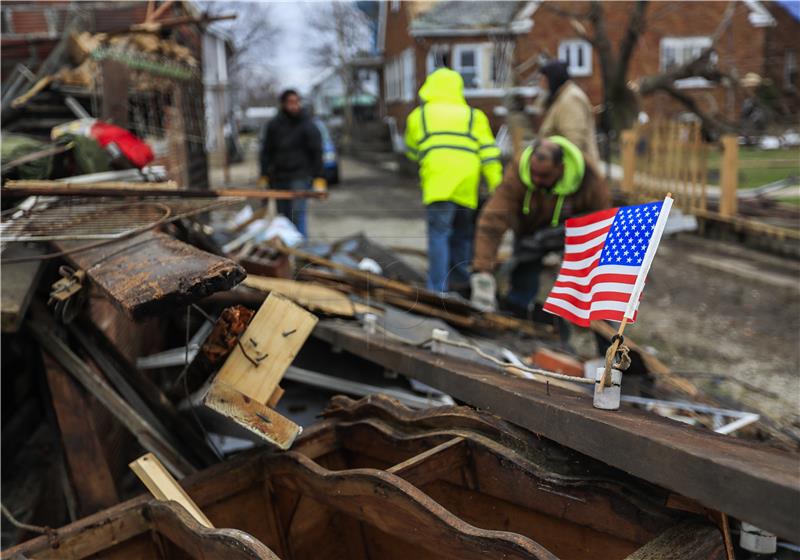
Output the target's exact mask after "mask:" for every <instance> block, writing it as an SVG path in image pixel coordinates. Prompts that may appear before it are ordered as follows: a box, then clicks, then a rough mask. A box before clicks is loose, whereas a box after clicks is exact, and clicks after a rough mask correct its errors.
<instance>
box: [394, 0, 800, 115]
mask: <svg viewBox="0 0 800 560" xmlns="http://www.w3.org/2000/svg"><path fill="white" fill-rule="evenodd" d="M787 4H788V3H779V2H761V1H758V0H744V1H742V2H739V3H737V5H736V6H735V10H734V12H733V16H732V19H731V21H730V25H729V26H728V27H727V29H726V30H725V31H724V33H722V35H721V36H720V38H719V40H718V41H717V47H716V50H715V54H714V56H715V58H716V63H717V65H718V67H719V68H720V69H722V70H723V71H725V72H727V73H729V74H730V75H732V76H734V77H736V78H738V79H740V80H741V79H743V78H744V77H745V76H748V77H750V78H753V77H756V78H757V83H758V84H760V85H763V86H765V87H767V88H768V89H769V91H770V93H769V95H771V96H773V98H774V99H775V100H776V102H777V104H778V106H779V107H780V109H781V111H782V112H783V113H784V114H786V113H789V114H794V115H796V114H798V112H800V99H799V98H798V87H799V86H800V84H798V69H797V68H798V61H797V58H798V52H797V51H798V47H797V45H798V43H797V37H798V36H800V20H799V19H798V16H797V14H796V13H795V14H793V13H792V12H793V10H791V6H788V5H787ZM727 5H728V3H727V2H709V1H699V2H656V3H651V4H650V5H649V7H648V11H647V24H646V27H645V31H644V33H643V34H642V35H641V37H640V38H639V42H638V45H637V47H636V50H635V51H634V54H633V56H632V58H631V63H630V66H629V72H628V77H629V79H630V80H632V81H635V80H637V79H639V78H641V77H644V76H648V75H653V74H658V73H660V72H663V71H666V70H668V69H669V68H671V67H673V66H675V65H680V64H682V63H684V62H686V61H689V60H692V59H694V58H695V57H696V56H697V55H698V54H699V53H700V52H701V51H702V50H703V49H704V48H706V47H707V46H709V45H710V44H711V41H712V39H711V37H712V35H713V34H714V32H715V30H716V29H717V27H718V26H719V24H720V22H721V21H722V20H723V16H724V12H725V10H726V7H727ZM601 6H602V9H603V12H604V17H605V23H606V29H607V32H608V38H609V41H610V43H611V45H612V47H613V48H614V49H615V50H616V48H617V46H618V45H619V44H620V43H621V41H622V38H623V35H624V34H625V33H626V31H627V28H628V21H629V19H630V14H631V11H632V8H633V7H634V2H633V1H631V0H623V1H620V2H603V3H601ZM588 8H589V3H588V2H560V1H547V2H540V1H522V2H485V1H475V2H470V1H458V0H454V1H439V2H431V1H421V2H405V1H396V0H395V1H391V2H385V3H381V14H380V20H379V24H380V25H379V33H378V42H379V48H380V49H381V51H382V53H383V57H384V66H383V80H382V90H381V95H382V99H383V102H384V107H385V116H387V117H389V118H390V119H392V120H394V121H395V122H397V123H398V124H399V125H400V126H402V123H404V122H405V118H406V116H407V115H408V113H409V112H410V111H411V110H412V109H413V107H414V106H415V105H416V104H417V90H418V89H419V87H420V85H421V84H422V82H423V81H424V79H425V76H427V74H428V73H430V72H431V71H433V70H434V69H435V68H437V67H439V66H443V65H447V66H449V67H451V68H453V69H454V70H456V71H458V72H459V73H461V75H462V76H463V78H464V82H465V92H464V93H465V96H466V98H467V101H468V102H469V103H470V104H471V105H473V106H475V107H478V108H480V109H482V110H484V111H485V112H486V113H487V115H489V117H490V120H491V121H492V125H493V127H495V128H497V127H499V126H500V125H501V124H502V115H504V114H505V111H504V103H505V102H506V95H507V94H508V93H509V92H511V93H514V94H515V95H516V96H517V98H518V99H521V100H522V101H523V102H524V104H525V105H526V106H528V107H529V108H530V105H531V103H532V102H533V100H534V99H535V97H536V96H537V95H538V94H539V90H538V88H537V83H536V78H535V71H536V68H537V66H538V64H539V62H540V61H542V60H544V59H545V58H552V57H556V58H558V59H560V60H564V61H566V62H568V64H569V67H570V72H571V74H572V76H573V77H574V79H575V81H576V82H577V83H578V84H579V85H580V86H581V87H582V88H583V89H584V90H585V91H586V93H587V94H588V96H589V98H590V100H591V102H592V103H593V105H595V106H596V107H597V109H598V112H599V110H600V109H601V106H602V103H603V74H602V72H601V63H600V59H599V56H598V52H597V49H596V48H594V47H593V46H592V44H591V43H589V42H588V41H587V40H585V39H584V38H582V37H581V35H580V34H579V29H580V27H581V25H583V23H581V22H580V21H579V20H574V19H572V18H570V17H569V15H568V14H571V13H586V11H587V9H588ZM587 25H588V24H587ZM674 85H675V87H676V88H677V89H678V90H679V91H680V92H681V93H685V94H687V95H689V96H690V97H691V98H692V99H694V100H695V102H696V103H697V104H698V106H699V107H701V109H703V110H704V111H708V112H711V113H713V114H719V115H721V116H723V117H725V118H727V119H730V120H735V119H737V118H738V116H739V115H740V114H741V109H742V104H743V102H744V100H745V98H746V97H747V95H751V94H752V90H750V91H748V90H747V89H746V88H724V87H720V86H717V85H716V84H714V83H711V82H708V81H706V80H704V79H702V78H688V79H685V80H680V81H678V82H676V83H675V84H674ZM642 109H643V110H644V111H645V112H646V113H648V114H649V115H650V116H655V115H667V116H676V115H679V114H681V113H684V112H686V109H685V107H684V106H683V105H682V104H680V103H678V102H677V101H675V100H674V99H672V98H671V97H669V96H667V95H666V94H664V93H655V94H652V95H649V96H646V97H644V98H643V99H642Z"/></svg>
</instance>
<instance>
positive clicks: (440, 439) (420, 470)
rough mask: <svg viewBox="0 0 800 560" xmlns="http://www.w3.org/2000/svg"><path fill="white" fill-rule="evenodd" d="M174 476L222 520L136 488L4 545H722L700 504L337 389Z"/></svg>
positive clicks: (633, 549)
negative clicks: (271, 436) (317, 413)
mask: <svg viewBox="0 0 800 560" xmlns="http://www.w3.org/2000/svg"><path fill="white" fill-rule="evenodd" d="M181 485H182V486H183V488H184V490H185V491H186V492H187V494H188V495H189V496H190V497H191V499H192V500H193V501H194V502H195V503H196V504H197V506H198V507H199V508H200V510H202V511H203V513H204V515H206V516H207V517H208V519H209V520H210V522H211V523H212V524H213V525H214V527H217V528H218V529H215V530H210V529H207V528H204V527H202V526H201V525H200V524H198V523H197V522H196V521H195V520H194V519H192V518H191V517H190V516H189V514H188V513H187V512H186V511H184V510H183V509H182V508H181V506H179V505H178V504H177V503H175V502H158V501H154V500H152V499H151V498H150V497H149V496H140V497H138V498H134V499H133V500H129V501H128V502H125V503H122V504H120V505H118V506H115V507H113V508H111V509H109V510H106V511H102V512H99V513H97V514H95V515H93V516H91V517H89V518H86V519H84V520H81V521H78V522H76V523H74V524H72V525H69V526H67V527H64V528H62V529H59V530H58V531H56V532H55V534H54V535H51V536H50V537H47V536H42V537H38V538H36V539H34V540H32V541H29V542H28V543H24V544H22V545H20V546H18V547H15V548H13V549H11V550H8V551H7V554H8V556H9V557H12V558H13V557H14V555H15V554H21V555H24V556H25V557H27V558H32V559H35V558H44V557H47V558H67V557H69V558H89V557H92V558H108V557H111V555H112V554H113V555H114V557H115V558H138V557H141V556H142V555H146V556H148V557H153V558H167V557H172V556H167V554H168V553H171V554H175V555H177V557H188V558H208V557H212V556H213V554H215V551H216V554H220V553H221V552H220V551H224V550H226V548H225V547H226V546H232V547H233V545H234V543H238V545H239V549H240V551H242V553H244V552H247V554H249V556H248V555H244V556H233V555H232V554H231V555H230V556H228V555H227V554H226V555H225V557H231V558H238V557H243V558H245V557H247V558H265V559H268V558H293V559H295V560H301V559H304V558H386V559H389V560H391V559H393V558H396V559H398V560H399V559H406V558H409V557H420V558H454V559H455V558H459V559H461V558H474V559H482V558H499V557H504V558H525V559H539V560H544V559H547V560H556V559H562V560H568V559H581V558H587V557H589V556H591V557H592V558H598V559H600V560H605V559H608V560H611V559H624V558H636V557H637V556H636V554H637V551H640V552H641V553H644V552H646V551H649V552H650V553H651V554H653V553H654V552H657V551H658V550H659V547H661V546H664V544H663V543H664V541H666V542H667V543H669V546H671V547H673V548H674V547H675V546H676V545H675V542H674V540H673V539H671V538H670V536H671V535H672V534H673V533H676V532H678V533H679V534H682V535H684V537H685V538H684V539H683V540H682V542H681V543H680V544H679V546H680V547H681V548H680V549H679V551H680V557H681V558H685V559H687V560H692V559H698V560H699V559H721V558H724V543H723V536H722V534H721V533H720V531H719V529H718V528H717V527H715V526H714V524H713V523H711V522H710V521H709V520H707V518H706V515H705V514H704V513H702V511H703V510H702V508H700V509H699V511H700V512H701V513H697V512H696V511H695V512H687V511H685V509H673V508H671V507H669V506H668V505H666V504H667V503H668V498H669V496H670V494H669V492H668V491H666V490H664V489H660V488H657V487H654V486H652V485H649V484H647V483H644V482H642V481H639V480H637V479H635V478H633V477H631V476H629V475H626V474H624V473H622V472H621V471H617V470H615V469H613V468H609V467H607V466H605V465H603V464H601V463H598V462H596V461H593V460H591V459H589V458H587V457H584V456H581V455H580V454H577V453H574V452H570V451H569V450H566V449H564V448H561V447H560V446H558V445H556V444H553V443H552V442H550V441H548V440H544V439H541V438H539V437H537V436H536V435H534V434H532V433H530V432H527V431H526V430H522V429H520V428H517V427H514V426H512V425H510V424H508V423H506V422H504V421H502V420H500V419H499V418H497V417H494V416H491V415H488V414H483V413H478V412H476V411H474V410H472V409H470V408H468V407H445V408H439V409H435V410H431V411H422V412H412V411H411V410H409V409H407V408H405V407H403V406H401V405H399V404H397V403H396V402H395V401H392V400H390V399H386V398H381V397H372V398H365V399H362V400H360V401H351V400H349V399H346V398H338V399H335V400H334V401H333V402H332V403H331V407H330V408H329V410H328V411H327V412H326V419H324V420H322V421H320V422H318V423H317V424H316V425H315V426H313V427H311V428H310V429H309V430H307V431H306V432H305V433H304V434H303V435H302V436H301V437H300V438H299V439H298V440H297V442H296V443H295V446H294V448H293V449H292V451H289V452H285V453H275V452H271V451H264V450H259V451H253V452H248V453H245V454H243V455H242V456H240V457H237V458H235V459H232V460H230V461H228V462H227V463H224V464H220V465H217V466H214V467H211V468H210V469H208V470H206V471H204V472H201V473H198V474H197V475H194V476H192V477H189V478H187V479H186V480H184V481H181ZM222 527H230V528H235V530H230V529H220V528H222ZM659 543H661V544H659ZM56 544H57V548H56V547H55V545H56ZM267 547H268V549H267ZM661 551H662V553H663V551H664V549H661ZM672 552H678V550H672ZM655 557H660V556H655Z"/></svg>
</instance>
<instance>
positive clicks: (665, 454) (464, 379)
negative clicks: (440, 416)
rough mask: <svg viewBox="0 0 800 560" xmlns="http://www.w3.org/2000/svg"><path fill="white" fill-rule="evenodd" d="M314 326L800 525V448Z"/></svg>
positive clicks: (484, 403) (755, 513) (628, 464)
mask: <svg viewBox="0 0 800 560" xmlns="http://www.w3.org/2000/svg"><path fill="white" fill-rule="evenodd" d="M314 335H315V336H317V337H318V338H321V339H323V340H326V341H327V342H329V343H331V344H333V345H335V346H338V347H340V348H342V349H343V350H346V351H348V352H352V353H354V354H356V355H358V356H361V357H363V358H366V359H368V360H371V361H373V362H375V363H378V364H380V365H382V366H384V367H387V368H391V369H392V370H394V371H398V372H400V373H403V374H405V375H409V376H411V377H414V378H417V379H419V380H421V381H423V382H425V383H427V384H429V385H431V386H433V387H435V388H437V389H439V390H442V391H444V392H446V393H448V394H450V395H452V396H454V397H456V398H458V399H461V400H463V401H465V402H467V403H469V404H471V405H473V406H476V407H478V408H481V409H484V410H487V411H489V412H492V413H494V414H497V415H499V416H501V417H503V418H504V419H506V420H509V421H511V422H514V423H516V424H518V425H520V426H523V427H525V428H528V429H529V430H532V431H534V432H536V433H538V434H541V435H542V436H544V437H547V438H549V439H552V440H553V441H556V442H558V443H560V444H562V445H565V446H566V447H569V448H571V449H574V450H576V451H579V452H581V453H584V454H586V455H589V456H590V457H593V458H595V459H598V460H600V461H603V462H605V463H607V464H609V465H612V466H615V467H617V468H620V469H622V470H624V471H626V472H629V473H631V474H633V475H635V476H638V477H640V478H642V479H644V480H647V481H650V482H653V483H655V484H658V485H660V486H663V487H665V488H668V489H670V490H673V491H675V492H678V493H680V494H682V495H684V496H687V497H690V498H693V499H696V500H698V501H699V502H701V503H702V504H703V505H705V506H706V507H709V508H712V509H716V510H720V511H723V512H725V513H727V514H729V515H733V516H735V517H737V518H739V519H744V520H746V521H749V522H751V523H753V524H755V525H757V526H759V527H762V528H764V529H765V530H767V531H771V532H774V533H776V534H777V535H779V536H781V537H783V538H788V539H794V538H796V535H798V534H800V478H798V476H797V473H798V465H800V460H799V457H798V455H797V454H790V453H785V452H780V451H777V450H774V449H771V448H769V447H768V446H765V445H762V444H757V443H753V442H746V441H743V440H739V439H736V438H732V437H728V436H721V435H719V434H714V433H712V432H709V431H706V430H704V429H699V428H693V427H690V426H686V425H684V424H680V423H677V422H673V421H671V420H668V419H665V418H662V417H659V416H656V415H653V414H649V413H646V412H644V411H640V410H636V409H632V408H628V407H625V408H623V409H622V410H620V411H617V412H607V411H601V410H598V409H595V408H594V407H593V406H592V399H591V397H586V396H582V395H578V394H574V393H568V392H567V391H564V390H561V389H558V388H554V387H550V388H549V391H548V390H547V388H546V387H545V386H543V385H542V384H540V383H530V382H529V381H527V380H524V379H519V378H513V377H509V376H506V375H503V374H501V373H499V372H498V371H497V370H495V369H493V368H491V367H488V366H482V365H480V364H476V363H472V362H468V361H466V360H461V359H458V358H453V357H449V356H447V357H445V356H441V355H436V354H432V353H431V352H429V351H427V350H424V349H420V348H413V347H410V346H406V345H401V344H398V343H394V342H391V341H389V340H387V339H385V338H384V337H374V336H373V337H367V336H366V335H365V333H364V332H363V331H362V330H361V329H360V328H358V327H355V326H350V325H342V324H336V323H333V322H329V321H323V322H321V323H319V324H318V325H317V328H316V330H315V331H314ZM548 393H549V394H548Z"/></svg>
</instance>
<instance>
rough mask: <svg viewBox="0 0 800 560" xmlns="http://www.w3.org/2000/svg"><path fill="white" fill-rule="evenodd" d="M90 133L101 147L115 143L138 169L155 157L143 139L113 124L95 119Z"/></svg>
mask: <svg viewBox="0 0 800 560" xmlns="http://www.w3.org/2000/svg"><path fill="white" fill-rule="evenodd" d="M90 134H91V137H92V138H94V139H95V140H96V141H97V143H98V144H100V145H101V146H102V147H103V148H105V147H106V146H107V145H109V144H112V143H113V144H116V145H117V147H118V148H119V151H120V152H122V154H123V155H124V156H125V157H126V158H127V159H128V161H130V162H131V163H132V164H133V165H135V166H136V167H138V168H139V169H141V168H142V167H144V166H145V165H147V164H148V163H150V162H151V161H153V159H154V157H155V156H154V155H153V150H152V149H151V148H150V146H148V145H147V143H146V142H145V141H144V140H142V139H141V138H139V137H138V136H136V135H135V134H133V133H131V132H128V131H127V130H125V129H124V128H120V127H118V126H114V125H113V124H108V123H104V122H102V121H97V122H96V123H94V125H92V130H91V133H90Z"/></svg>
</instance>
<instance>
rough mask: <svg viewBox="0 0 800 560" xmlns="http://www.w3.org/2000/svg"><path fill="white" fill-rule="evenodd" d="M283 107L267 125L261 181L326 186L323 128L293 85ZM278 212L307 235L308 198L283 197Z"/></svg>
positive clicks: (300, 186)
mask: <svg viewBox="0 0 800 560" xmlns="http://www.w3.org/2000/svg"><path fill="white" fill-rule="evenodd" d="M280 101H281V110H280V112H279V113H278V115H277V116H276V117H275V118H274V119H272V120H271V121H270V122H269V124H268V125H267V127H266V131H265V134H264V137H263V138H262V142H261V179H260V181H259V184H260V185H262V186H264V187H268V188H270V187H271V188H273V189H280V190H293V191H304V190H308V189H309V188H311V180H312V179H313V181H314V182H313V186H314V189H315V190H325V187H326V184H325V179H323V178H322V138H321V136H320V132H319V129H318V128H317V127H316V125H315V124H314V122H313V121H312V120H311V118H310V117H309V116H308V115H306V113H305V112H304V111H303V107H302V105H301V104H300V95H299V94H298V93H297V92H296V91H295V90H293V89H287V90H286V91H284V92H283V93H282V94H281V97H280ZM278 212H279V213H281V214H283V215H284V216H286V217H288V218H289V219H290V220H292V222H293V223H294V225H295V226H297V229H298V231H299V232H300V233H302V234H303V236H307V230H306V200H305V199H302V198H299V199H296V200H279V201H278Z"/></svg>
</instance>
